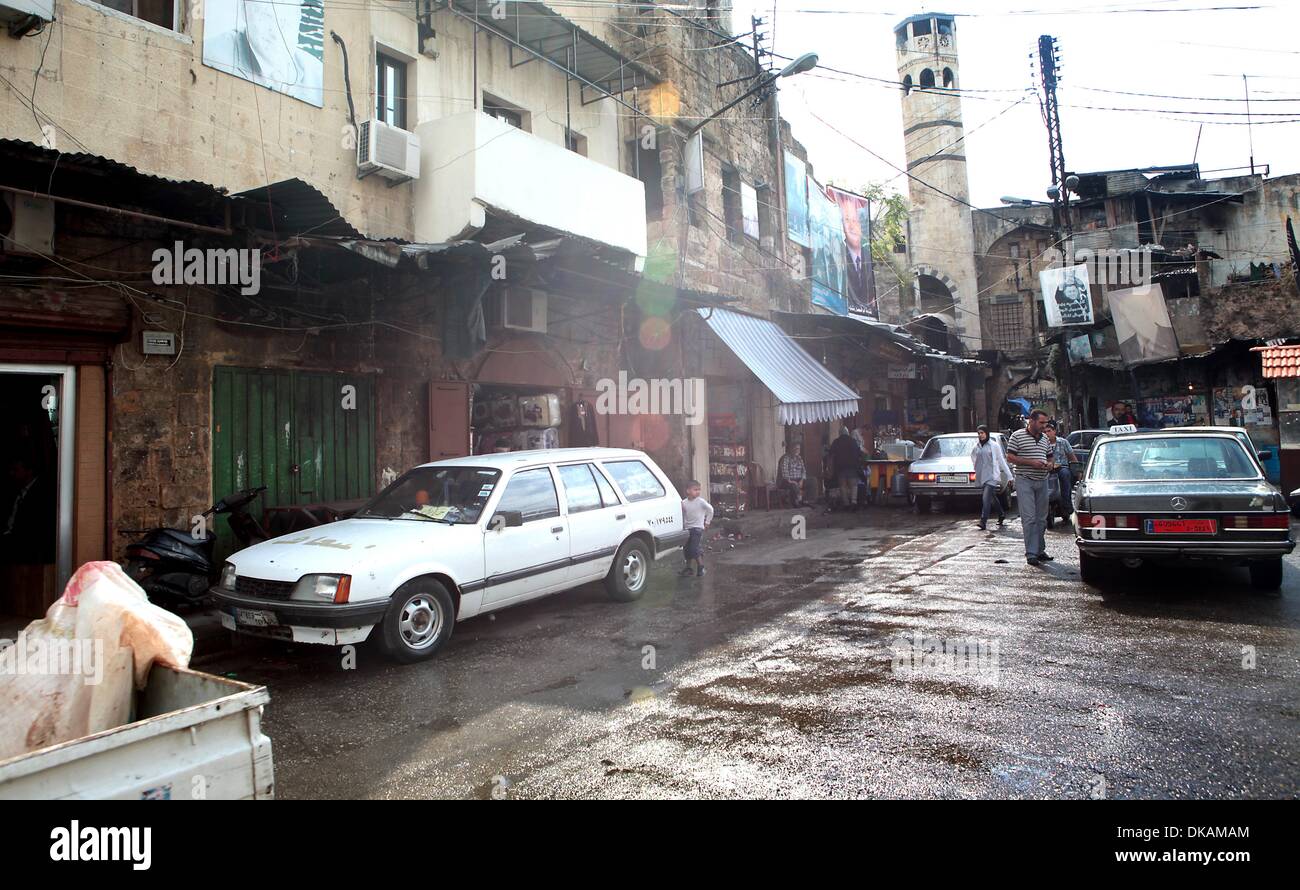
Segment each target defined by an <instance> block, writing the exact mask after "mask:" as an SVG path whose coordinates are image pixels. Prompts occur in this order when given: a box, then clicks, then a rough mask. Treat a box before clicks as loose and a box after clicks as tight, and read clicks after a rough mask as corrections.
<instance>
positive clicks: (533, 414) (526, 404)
mask: <svg viewBox="0 0 1300 890" xmlns="http://www.w3.org/2000/svg"><path fill="white" fill-rule="evenodd" d="M559 423H560V397H559V396H557V395H556V394H555V393H543V394H542V395H538V396H520V397H519V425H520V426H527V427H548V426H557V425H558V424H559Z"/></svg>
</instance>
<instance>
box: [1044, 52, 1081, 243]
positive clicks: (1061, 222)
mask: <svg viewBox="0 0 1300 890" xmlns="http://www.w3.org/2000/svg"><path fill="white" fill-rule="evenodd" d="M1038 71H1039V74H1040V75H1041V79H1042V85H1043V96H1042V103H1043V123H1045V124H1046V125H1047V148H1048V152H1049V154H1050V155H1051V158H1050V160H1051V164H1052V189H1054V191H1052V192H1049V193H1050V194H1051V197H1052V204H1053V205H1055V208H1056V225H1057V226H1058V227H1059V228H1060V229H1061V230H1062V233H1063V235H1064V238H1063V240H1064V241H1065V243H1066V245H1067V247H1068V245H1069V241H1070V238H1071V237H1072V236H1073V234H1074V231H1073V226H1072V224H1071V221H1070V190H1069V189H1067V188H1066V187H1065V148H1064V143H1063V142H1062V140H1061V111H1060V106H1059V105H1058V104H1057V102H1056V85H1057V83H1059V82H1060V79H1061V45H1060V42H1059V41H1058V40H1057V39H1056V38H1055V37H1053V36H1051V35H1050V34H1044V35H1043V36H1042V37H1039V38H1038ZM1071 259H1072V258H1071Z"/></svg>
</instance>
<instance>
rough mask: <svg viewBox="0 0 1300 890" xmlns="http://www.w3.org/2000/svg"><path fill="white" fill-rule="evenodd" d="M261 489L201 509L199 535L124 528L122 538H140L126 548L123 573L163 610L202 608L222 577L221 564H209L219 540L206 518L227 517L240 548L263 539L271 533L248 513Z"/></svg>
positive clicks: (244, 492) (176, 531)
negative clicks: (178, 607)
mask: <svg viewBox="0 0 1300 890" xmlns="http://www.w3.org/2000/svg"><path fill="white" fill-rule="evenodd" d="M264 491H266V486H265V485H263V486H261V487H258V488H246V489H244V490H243V491H241V492H239V494H237V495H233V496H229V497H224V498H222V499H221V500H219V501H217V502H216V503H215V504H213V505H212V506H211V507H209V508H208V509H206V510H204V511H203V514H202V515H203V516H204V518H205V522H204V526H205V528H204V530H203V533H202V534H201V535H196V534H195V533H194V532H192V531H190V530H188V529H178V528H152V529H123V530H122V534H142V535H144V537H142V538H141V539H140V540H138V541H136V542H134V543H132V544H129V545H127V548H126V564H125V566H124V568H125V569H126V573H127V575H128V576H130V577H131V579H132V580H133V581H135V582H136V583H137V584H139V585H140V586H141V587H142V588H144V592H145V594H147V595H148V597H149V599H150V601H151V602H155V603H158V604H159V605H162V606H173V605H189V606H197V605H201V604H202V603H203V601H204V600H205V599H206V598H207V596H208V589H209V588H210V587H212V586H213V585H214V584H216V583H217V580H218V578H219V576H220V574H221V566H220V565H218V564H214V562H213V547H214V546H215V544H216V540H217V536H216V535H215V534H213V533H212V532H211V531H208V530H207V529H206V525H207V523H206V517H208V516H221V515H225V517H226V522H228V523H229V525H230V530H231V531H232V532H234V533H235V540H237V541H238V542H239V549H243V548H244V547H248V546H250V545H252V544H256V543H258V542H259V541H265V540H267V539H268V538H269V537H270V535H268V534H267V533H266V531H265V530H264V529H263V528H262V525H261V523H259V522H258V521H257V520H256V519H255V518H254V517H253V516H251V515H250V514H249V513H248V509H247V508H248V505H249V504H251V503H252V502H253V501H255V500H257V498H258V496H259V495H261V493H262V492H264Z"/></svg>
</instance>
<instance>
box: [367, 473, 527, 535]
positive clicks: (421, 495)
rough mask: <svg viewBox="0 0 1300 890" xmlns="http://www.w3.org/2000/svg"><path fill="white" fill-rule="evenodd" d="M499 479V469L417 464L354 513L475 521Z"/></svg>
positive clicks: (453, 522)
mask: <svg viewBox="0 0 1300 890" xmlns="http://www.w3.org/2000/svg"><path fill="white" fill-rule="evenodd" d="M500 478H501V471H500V470H493V469H488V468H486V467H416V468H415V469H414V470H411V471H409V472H407V473H406V474H405V475H403V476H402V477H401V478H399V479H398V480H397V481H396V482H394V483H393V484H392V485H390V486H388V487H387V488H385V489H384V490H383V491H381V492H380V493H379V494H378V495H376V496H375V499H374V500H372V501H371V502H370V503H369V504H366V506H365V507H363V508H362V509H361V510H359V511H357V514H356V515H357V516H358V517H378V518H383V519H406V520H411V521H415V522H446V523H450V524H453V525H454V524H459V523H474V522H478V518H479V515H480V514H481V513H482V512H483V507H484V506H485V505H486V504H487V501H488V498H489V497H491V496H492V490H493V489H494V488H496V484H497V480H498V479H500Z"/></svg>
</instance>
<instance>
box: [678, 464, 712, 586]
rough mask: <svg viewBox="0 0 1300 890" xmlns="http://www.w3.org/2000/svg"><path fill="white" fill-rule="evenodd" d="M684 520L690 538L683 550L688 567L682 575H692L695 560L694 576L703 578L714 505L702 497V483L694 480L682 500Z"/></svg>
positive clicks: (688, 483)
mask: <svg viewBox="0 0 1300 890" xmlns="http://www.w3.org/2000/svg"><path fill="white" fill-rule="evenodd" d="M682 519H683V520H684V523H683V524H684V525H685V528H686V533H687V534H688V535H690V537H689V538H688V539H687V541H686V547H685V549H684V550H683V553H684V555H685V556H686V567H685V568H683V569H682V572H681V573H682V575H684V576H685V575H690V574H692V571H691V561H692V560H694V561H695V566H696V567H695V571H694V573H693V574H694V575H695V577H697V578H703V577H704V530H705V529H706V528H708V527H709V523H710V522H712V521H713V505H712V504H710V503H709V502H708V501H706V500H705V499H704V498H702V497H700V483H698V482H696V481H695V480H694V479H692V480H691V481H690V482H687V483H686V497H685V498H684V499H683V500H682Z"/></svg>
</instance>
